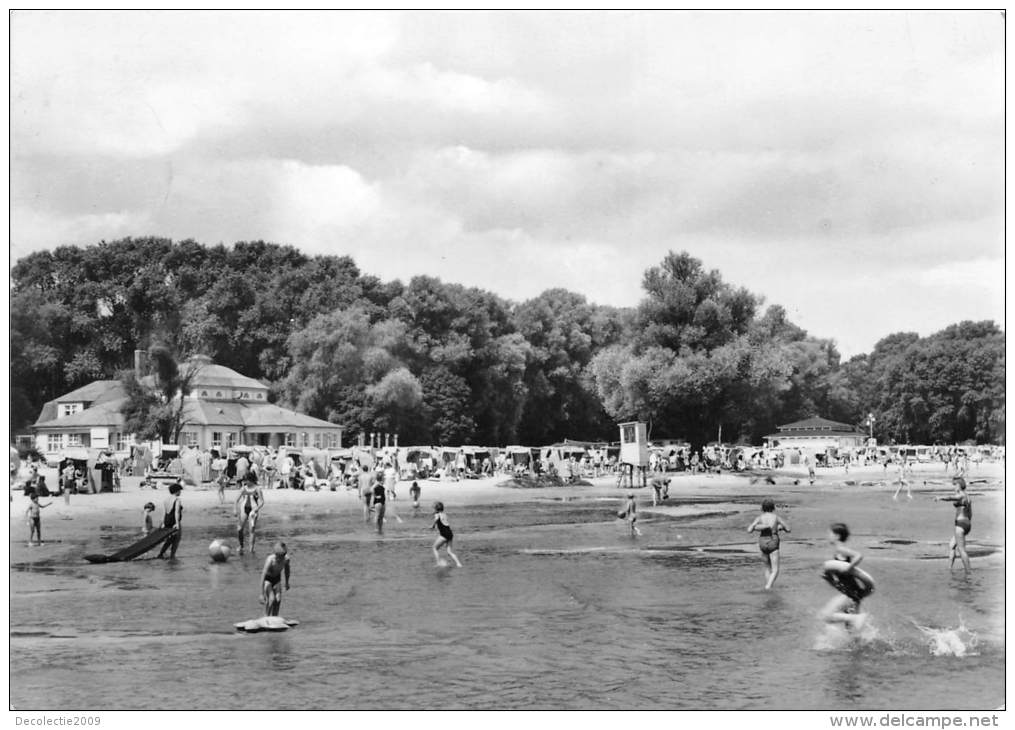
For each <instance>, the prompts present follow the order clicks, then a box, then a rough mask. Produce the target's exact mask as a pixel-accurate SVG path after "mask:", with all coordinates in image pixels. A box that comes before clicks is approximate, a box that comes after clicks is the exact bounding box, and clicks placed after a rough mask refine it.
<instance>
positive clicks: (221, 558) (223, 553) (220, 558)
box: [208, 540, 230, 563]
mask: <svg viewBox="0 0 1015 730" xmlns="http://www.w3.org/2000/svg"><path fill="white" fill-rule="evenodd" d="M229 553H230V550H229V546H228V545H226V544H225V543H224V542H222V541H221V540H213V541H212V543H211V545H209V546H208V554H209V555H210V556H211V559H212V560H214V561H215V562H216V563H224V562H226V561H227V560H229Z"/></svg>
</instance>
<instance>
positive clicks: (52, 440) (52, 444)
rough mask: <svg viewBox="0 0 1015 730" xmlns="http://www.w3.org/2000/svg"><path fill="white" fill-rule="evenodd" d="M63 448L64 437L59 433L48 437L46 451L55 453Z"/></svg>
mask: <svg viewBox="0 0 1015 730" xmlns="http://www.w3.org/2000/svg"><path fill="white" fill-rule="evenodd" d="M62 446H63V435H62V434H59V433H51V434H49V435H48V436H46V451H47V452H49V453H53V452H54V451H59V450H60V449H61V448H62Z"/></svg>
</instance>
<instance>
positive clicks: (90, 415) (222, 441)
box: [32, 356, 342, 461]
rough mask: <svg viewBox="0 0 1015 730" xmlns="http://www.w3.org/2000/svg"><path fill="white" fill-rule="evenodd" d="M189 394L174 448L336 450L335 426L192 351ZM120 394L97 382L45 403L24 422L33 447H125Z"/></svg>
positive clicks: (51, 455)
mask: <svg viewBox="0 0 1015 730" xmlns="http://www.w3.org/2000/svg"><path fill="white" fill-rule="evenodd" d="M185 366H189V367H194V368H196V369H197V373H196V375H195V376H194V379H193V381H192V386H191V392H190V394H189V395H187V396H186V397H185V398H184V401H185V402H184V407H183V423H184V426H183V430H182V432H181V433H180V441H179V442H180V445H181V446H193V447H196V448H198V449H201V450H202V451H205V450H208V449H218V450H219V451H225V450H228V449H229V448H230V447H231V446H236V445H240V444H244V445H247V446H258V445H259V446H271V447H278V446H294V447H309V448H316V449H331V448H334V449H337V448H341V446H342V427H341V426H338V425H336V424H333V423H329V422H328V421H323V420H321V419H319V418H313V417H311V416H308V415H305V414H303V413H297V412H296V411H292V410H289V409H287V408H282V407H281V406H278V405H275V404H272V403H269V402H268V386H266V385H265V384H264V383H261V382H260V381H258V380H254V379H253V378H248V377H247V376H245V375H241V374H240V373H238V372H236V371H235V370H231V369H230V368H227V367H224V366H222V365H216V364H214V363H213V362H211V360H210V359H209V358H206V357H200V356H199V357H195V358H192V359H191V360H189V361H188V362H187V363H186V364H185ZM126 400H127V397H126V392H125V390H124V387H123V385H122V384H121V383H120V381H118V380H98V381H95V382H94V383H90V384H89V385H86V386H84V387H83V388H78V389H77V390H74V391H71V392H70V393H67V394H66V395H64V396H61V397H59V398H57V399H56V400H53V401H50V402H48V403H46V404H45V405H44V406H43V408H42V412H41V413H40V414H39V418H38V420H37V421H36V422H35V425H34V426H32V431H33V433H34V434H35V444H36V448H37V449H38V450H39V451H40V452H42V453H43V454H45V455H46V458H47V460H49V461H52V460H56V459H57V458H58V457H59V454H60V452H61V451H63V450H64V449H67V448H71V447H78V446H80V447H85V448H95V449H98V448H102V449H109V450H111V451H114V452H117V453H129V452H130V447H131V445H133V444H134V443H135V442H134V437H133V435H132V434H130V433H128V432H127V431H126V430H125V427H124V417H123V415H122V413H121V409H122V408H123V405H124V403H126Z"/></svg>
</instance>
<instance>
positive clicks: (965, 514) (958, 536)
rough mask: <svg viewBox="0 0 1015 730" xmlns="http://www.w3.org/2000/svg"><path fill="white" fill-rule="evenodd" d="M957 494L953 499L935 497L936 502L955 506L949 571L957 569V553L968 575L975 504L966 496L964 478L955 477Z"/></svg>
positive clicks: (949, 550) (949, 547) (949, 549)
mask: <svg viewBox="0 0 1015 730" xmlns="http://www.w3.org/2000/svg"><path fill="white" fill-rule="evenodd" d="M952 481H954V482H955V494H953V495H952V496H951V497H934V501H935V502H951V503H952V504H954V505H955V534H954V535H952V539H951V541H950V542H949V543H948V554H949V555H950V556H951V562H950V563H948V568H949V570H950V569H952V568H953V567H955V557H956V553H957V554H958V557H959V558H961V559H962V567H963V568H965V569H966V572H967V573H968V572H969V571H970V565H969V554H968V553H967V552H966V535H968V534H969V531H970V530H972V529H973V503H972V501H971V500H970V499H969V495H968V494H966V480H965V479H964V478H962V477H954V478H953V479H952Z"/></svg>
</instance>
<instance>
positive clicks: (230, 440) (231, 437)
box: [226, 431, 239, 449]
mask: <svg viewBox="0 0 1015 730" xmlns="http://www.w3.org/2000/svg"><path fill="white" fill-rule="evenodd" d="M237 436H239V434H238V433H236V432H235V431H230V432H229V433H227V434H226V439H227V441H226V448H227V449H231V448H232V447H234V446H236V443H237V441H238V440H239V439H237V438H236V437H237Z"/></svg>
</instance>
